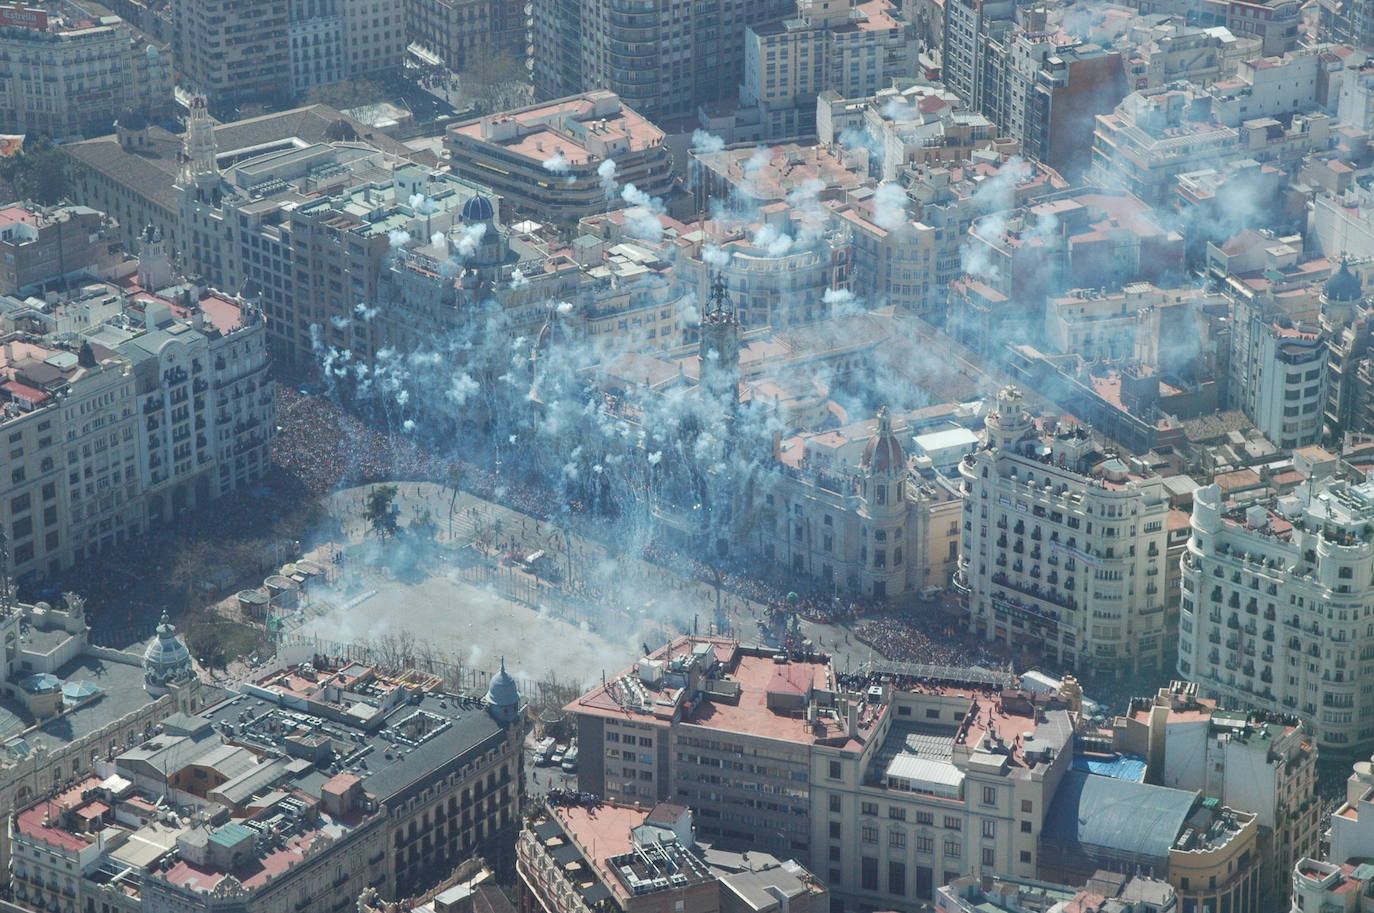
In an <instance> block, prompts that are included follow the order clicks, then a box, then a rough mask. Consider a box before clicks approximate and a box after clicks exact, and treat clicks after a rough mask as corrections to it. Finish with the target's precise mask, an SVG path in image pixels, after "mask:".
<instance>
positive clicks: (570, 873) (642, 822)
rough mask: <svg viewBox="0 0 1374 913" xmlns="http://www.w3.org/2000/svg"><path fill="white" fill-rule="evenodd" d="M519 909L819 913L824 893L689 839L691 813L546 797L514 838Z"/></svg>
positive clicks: (771, 865) (539, 912)
mask: <svg viewBox="0 0 1374 913" xmlns="http://www.w3.org/2000/svg"><path fill="white" fill-rule="evenodd" d="M516 852H517V857H518V863H517V871H518V873H519V876H520V881H519V891H520V909H521V910H522V911H526V913H591V911H592V910H596V909H601V910H608V911H611V910H614V911H619V913H657V911H660V910H664V909H666V908H667V905H668V904H669V903H671V904H672V907H673V909H675V910H676V909H677V907H678V906H679V905H680V906H681V907H682V913H689V911H690V913H715V911H717V910H720V911H722V913H724V911H731V913H747V911H748V913H779V911H782V910H788V911H796V913H827V911H829V909H830V902H829V892H828V891H827V890H826V889H825V886H824V885H822V884H821V883H820V881H819V880H818V879H816V878H815V877H814V876H812V875H811V874H810V873H809V872H808V871H806V869H804V868H802V867H801V866H800V865H798V864H797V863H796V862H794V861H792V860H790V859H789V860H784V861H782V862H779V861H778V860H777V859H773V858H772V857H770V856H768V855H767V854H766V853H759V852H757V851H755V852H754V853H752V854H750V853H746V854H743V855H738V854H733V853H724V852H719V851H716V850H715V849H714V848H713V847H710V846H707V845H701V844H698V843H697V842H696V835H695V833H694V828H693V826H692V811H691V809H688V808H685V807H683V806H680V805H673V804H670V803H666V802H660V803H657V804H650V805H640V804H635V805H629V804H620V803H615V802H611V803H606V802H601V801H599V800H597V801H594V802H581V801H579V800H578V799H577V797H576V796H567V795H563V794H560V793H554V794H552V795H551V796H550V797H549V799H548V800H547V802H546V804H545V805H544V806H543V807H542V808H538V809H536V810H535V812H534V815H533V817H532V819H531V820H530V821H529V822H528V823H527V824H526V825H525V828H524V829H523V830H522V831H521V832H520V837H519V840H518V843H517V847H516Z"/></svg>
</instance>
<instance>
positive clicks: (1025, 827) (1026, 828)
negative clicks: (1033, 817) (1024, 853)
mask: <svg viewBox="0 0 1374 913" xmlns="http://www.w3.org/2000/svg"><path fill="white" fill-rule="evenodd" d="M1030 832H1031V823H1030V822H1029V821H1022V822H1021V833H1023V834H1029V833H1030Z"/></svg>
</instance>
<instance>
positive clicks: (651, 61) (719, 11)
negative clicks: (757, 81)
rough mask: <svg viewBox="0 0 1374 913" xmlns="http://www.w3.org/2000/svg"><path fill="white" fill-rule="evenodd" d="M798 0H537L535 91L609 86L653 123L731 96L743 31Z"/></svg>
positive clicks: (561, 92) (549, 93) (553, 94)
mask: <svg viewBox="0 0 1374 913" xmlns="http://www.w3.org/2000/svg"><path fill="white" fill-rule="evenodd" d="M794 3H795V0H763V2H758V3H747V4H735V3H731V2H729V0H704V2H703V0H648V2H635V3H628V2H625V0H591V2H582V3H573V2H570V0H536V2H535V3H533V4H532V5H531V23H532V25H531V28H532V36H533V60H534V84H535V92H536V93H537V95H538V97H539V98H541V99H552V98H561V97H563V96H565V95H571V94H575V93H578V92H589V91H592V90H595V89H607V90H609V91H611V92H614V93H615V94H616V95H618V96H619V97H620V98H621V100H622V101H623V102H624V103H625V104H626V105H629V106H630V107H632V108H634V109H635V110H636V111H639V112H640V113H642V114H643V115H644V116H645V117H648V118H650V119H652V120H654V121H655V122H661V121H663V120H666V119H671V118H680V117H694V116H695V114H696V111H697V108H698V106H700V105H703V104H709V103H711V102H720V101H725V100H730V99H733V98H734V97H735V95H736V93H737V91H738V89H739V85H740V83H741V81H742V80H743V77H744V37H745V36H744V30H745V28H746V27H747V26H749V25H753V24H755V23H758V22H767V21H770V20H773V19H777V18H779V17H781V16H785V15H787V13H788V12H790V11H791V10H792V9H793V7H794Z"/></svg>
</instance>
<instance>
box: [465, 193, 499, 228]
mask: <svg viewBox="0 0 1374 913" xmlns="http://www.w3.org/2000/svg"><path fill="white" fill-rule="evenodd" d="M494 218H496V210H495V209H493V208H492V205H491V200H488V199H487V198H486V197H484V196H480V195H478V196H475V197H473V198H472V199H470V200H468V201H467V202H466V203H464V204H463V221H464V222H490V221H491V220H492V219H494Z"/></svg>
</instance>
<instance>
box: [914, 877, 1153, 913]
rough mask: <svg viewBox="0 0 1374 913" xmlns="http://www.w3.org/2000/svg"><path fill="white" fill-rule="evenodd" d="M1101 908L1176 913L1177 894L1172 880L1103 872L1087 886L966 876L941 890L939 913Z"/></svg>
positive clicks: (1126, 912) (1037, 912) (937, 903)
mask: <svg viewBox="0 0 1374 913" xmlns="http://www.w3.org/2000/svg"><path fill="white" fill-rule="evenodd" d="M1093 907H1097V908H1098V909H1101V910H1104V911H1105V910H1111V911H1113V913H1176V911H1177V910H1178V895H1177V894H1176V893H1175V892H1174V889H1173V887H1172V886H1171V885H1170V884H1169V883H1168V882H1167V881H1161V880H1160V879H1157V878H1147V877H1143V876H1139V875H1122V874H1119V873H1117V872H1110V871H1106V870H1101V871H1098V872H1096V873H1094V874H1093V876H1092V877H1091V878H1089V879H1088V883H1087V884H1086V885H1084V886H1083V887H1081V888H1080V887H1074V886H1072V885H1059V884H1053V883H1050V882H1044V881H1037V880H1035V879H1029V878H1027V879H1021V878H1007V877H1005V876H997V877H987V878H977V877H975V876H972V875H967V876H965V877H963V878H959V879H956V880H954V881H952V882H950V883H949V884H947V885H944V886H942V887H941V888H940V889H939V891H937V893H936V897H935V909H936V911H937V913H1050V911H1052V910H1058V909H1065V910H1072V909H1085V910H1091V909H1093Z"/></svg>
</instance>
